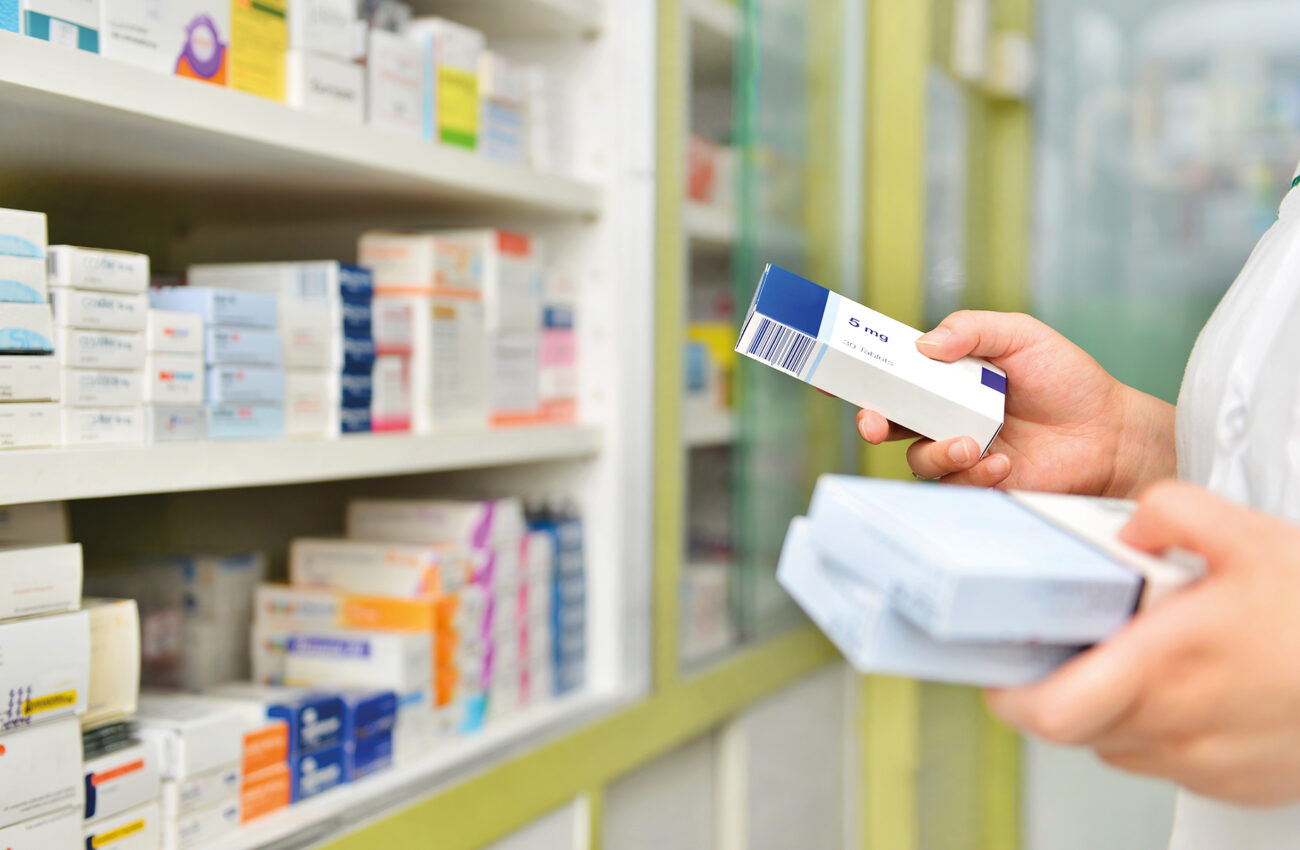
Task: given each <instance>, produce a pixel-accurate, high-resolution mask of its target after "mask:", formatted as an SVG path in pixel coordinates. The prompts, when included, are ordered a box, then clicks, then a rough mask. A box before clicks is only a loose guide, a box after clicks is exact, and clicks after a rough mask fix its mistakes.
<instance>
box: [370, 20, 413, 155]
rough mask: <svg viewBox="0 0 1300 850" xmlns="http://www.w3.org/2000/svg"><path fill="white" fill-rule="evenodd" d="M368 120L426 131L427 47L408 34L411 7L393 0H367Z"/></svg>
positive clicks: (403, 130) (397, 129)
mask: <svg viewBox="0 0 1300 850" xmlns="http://www.w3.org/2000/svg"><path fill="white" fill-rule="evenodd" d="M364 6H365V10H364V11H365V13H366V16H367V18H368V23H369V25H370V35H369V37H368V39H367V41H366V122H367V123H368V124H370V126H371V127H378V128H379V129H381V130H384V131H386V132H390V133H398V134H400V135H403V136H407V137H409V138H414V139H418V138H421V136H422V135H423V132H424V114H423V109H424V106H423V104H424V51H423V50H422V49H421V47H420V45H419V44H417V43H416V42H414V41H412V40H411V39H409V38H407V37H406V35H405V31H406V27H407V25H408V24H409V23H410V20H411V8H410V7H409V6H407V5H406V4H405V3H395V2H392V0H378V2H374V0H370V2H366V3H364Z"/></svg>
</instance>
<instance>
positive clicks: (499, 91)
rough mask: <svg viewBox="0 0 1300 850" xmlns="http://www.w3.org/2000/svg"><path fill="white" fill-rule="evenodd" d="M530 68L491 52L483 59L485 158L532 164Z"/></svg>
mask: <svg viewBox="0 0 1300 850" xmlns="http://www.w3.org/2000/svg"><path fill="white" fill-rule="evenodd" d="M528 86H529V70H528V66H527V65H525V64H523V63H521V62H515V61H513V60H511V59H507V58H506V57H504V56H502V55H501V54H500V53H496V52H493V51H491V50H485V51H483V53H482V55H481V56H480V57H479V94H480V96H481V98H482V102H481V104H480V114H481V122H480V128H479V148H480V150H481V151H482V153H483V155H484V156H486V157H488V158H490V159H495V160H499V161H501V162H508V163H512V164H514V165H526V164H527V163H528Z"/></svg>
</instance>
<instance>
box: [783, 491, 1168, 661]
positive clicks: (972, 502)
mask: <svg viewBox="0 0 1300 850" xmlns="http://www.w3.org/2000/svg"><path fill="white" fill-rule="evenodd" d="M1074 498H1076V499H1084V500H1085V502H1086V501H1088V500H1086V499H1085V497H1074ZM1091 501H1096V500H1091ZM808 523H809V527H810V529H811V532H812V536H813V539H814V541H815V544H816V546H817V548H818V550H819V551H820V552H821V554H822V557H823V558H824V560H825V561H826V562H827V563H831V564H835V565H836V566H838V567H840V568H841V569H844V570H846V571H848V572H850V573H852V574H853V575H856V576H858V577H859V578H860V579H862V580H864V581H866V582H868V583H870V584H871V585H872V586H873V587H874V588H876V590H877V591H879V592H880V593H881V594H882V595H883V596H884V598H885V599H886V600H888V603H889V605H890V606H891V607H892V608H894V609H896V610H897V611H898V612H899V613H901V614H903V615H904V616H906V617H907V618H908V619H909V620H911V621H912V622H913V623H915V624H916V625H917V626H919V627H920V628H922V629H924V630H925V631H926V632H927V633H928V634H929V635H931V636H932V637H934V638H936V639H938V640H945V641H1012V642H1037V643H1050V644H1073V645H1081V644H1088V643H1093V642H1095V641H1099V640H1102V639H1104V638H1106V637H1108V636H1110V635H1111V634H1113V633H1114V632H1116V631H1118V630H1119V629H1120V628H1122V627H1123V626H1124V624H1125V623H1127V622H1128V620H1129V619H1130V618H1131V617H1132V616H1133V614H1134V612H1135V611H1136V610H1137V608H1138V603H1139V601H1140V598H1141V594H1142V590H1143V577H1142V575H1141V574H1140V573H1139V572H1138V571H1137V570H1136V569H1133V568H1131V567H1129V566H1127V565H1125V564H1123V563H1121V562H1120V561H1118V560H1117V559H1116V558H1115V557H1113V556H1111V555H1108V554H1107V553H1106V552H1104V551H1103V550H1102V549H1101V548H1100V547H1099V546H1098V545H1097V544H1096V543H1095V542H1093V541H1091V540H1088V539H1086V538H1081V537H1079V536H1076V535H1075V534H1072V533H1069V532H1066V531H1064V530H1062V528H1060V527H1059V526H1057V525H1055V524H1053V523H1051V522H1049V521H1047V520H1045V519H1043V518H1042V517H1040V516H1039V515H1038V514H1036V513H1034V512H1031V511H1030V510H1028V509H1027V508H1026V507H1024V506H1022V505H1021V504H1020V503H1018V502H1017V501H1015V500H1014V499H1013V498H1012V497H1010V496H1008V495H1007V494H1005V493H1002V492H999V491H996V490H983V489H975V488H964V487H940V486H936V485H927V484H918V483H915V482H901V481H880V480H874V479H869V478H855V477H851V476H845V475H823V476H822V477H821V478H820V479H819V480H818V482H817V487H816V489H815V490H814V491H813V497H812V503H811V505H810V506H809V509H808Z"/></svg>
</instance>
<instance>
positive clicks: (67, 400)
mask: <svg viewBox="0 0 1300 850" xmlns="http://www.w3.org/2000/svg"><path fill="white" fill-rule="evenodd" d="M59 380H60V383H61V384H62V386H61V387H60V389H59V397H60V398H62V399H63V403H64V404H69V405H76V406H78V407H136V406H139V405H141V404H144V385H145V382H144V380H143V377H142V375H141V374H140V373H139V372H126V371H121V372H118V371H109V370H106V369H60V370H59Z"/></svg>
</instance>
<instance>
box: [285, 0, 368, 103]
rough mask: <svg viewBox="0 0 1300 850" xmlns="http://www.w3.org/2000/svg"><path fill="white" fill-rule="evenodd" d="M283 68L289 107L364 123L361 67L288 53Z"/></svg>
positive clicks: (348, 62) (305, 53)
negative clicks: (285, 72) (285, 71)
mask: <svg viewBox="0 0 1300 850" xmlns="http://www.w3.org/2000/svg"><path fill="white" fill-rule="evenodd" d="M292 8H294V7H293V6H292V5H291V6H290V9H292ZM286 67H287V69H288V70H287V76H286V83H287V86H288V102H289V105H290V106H292V107H293V108H295V109H301V110H303V111H304V112H312V113H315V114H316V115H324V116H326V117H328V118H335V119H338V120H340V121H347V122H349V123H352V124H364V123H365V120H366V72H365V69H364V68H362V67H361V66H360V65H358V64H356V63H355V62H353V61H351V60H349V59H338V58H336V57H333V56H326V55H324V54H320V53H307V52H304V51H302V50H290V51H289V55H288V65H287V66H286Z"/></svg>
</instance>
